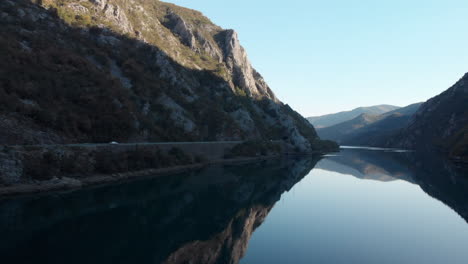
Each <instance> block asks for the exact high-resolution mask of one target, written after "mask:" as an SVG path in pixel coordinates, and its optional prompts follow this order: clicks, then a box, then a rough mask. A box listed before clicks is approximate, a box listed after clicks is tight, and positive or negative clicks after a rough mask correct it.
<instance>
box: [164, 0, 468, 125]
mask: <svg viewBox="0 0 468 264" xmlns="http://www.w3.org/2000/svg"><path fill="white" fill-rule="evenodd" d="M167 2H171V3H175V4H177V5H180V6H184V7H188V8H192V9H196V10H198V11H201V12H202V13H203V14H204V15H205V16H207V17H208V18H210V19H211V20H212V21H213V22H214V23H215V24H217V25H219V26H221V27H223V28H232V29H235V30H236V31H237V32H238V33H239V38H240V41H241V44H242V45H243V46H244V47H245V49H246V50H247V53H248V55H249V58H250V61H251V62H252V64H253V66H254V67H255V68H256V69H257V70H258V72H260V73H261V74H262V75H263V77H264V78H265V80H266V81H267V83H268V84H269V85H270V87H271V89H272V90H273V91H274V92H275V94H276V95H277V96H278V98H279V99H280V100H281V101H283V102H284V103H287V104H289V105H291V107H293V108H294V109H295V110H296V111H298V112H299V113H301V114H302V115H303V116H305V117H308V116H315V115H323V114H329V113H335V112H341V111H346V110H351V109H353V108H356V107H360V106H371V105H379V104H390V105H397V106H406V105H409V104H413V103H417V102H422V101H426V100H427V99H429V98H431V97H434V96H436V95H438V94H440V93H441V92H443V91H445V90H446V89H448V88H449V87H450V86H452V85H453V84H454V83H455V82H456V81H458V80H459V79H460V78H461V77H462V76H463V75H464V74H465V72H467V71H468V65H467V64H468V49H467V48H466V47H467V46H468V36H467V35H466V34H465V28H466V26H467V25H468V16H467V15H466V14H467V13H468V2H467V1H459V0H456V1H454V0H447V1H435V0H425V1H422V0H415V1H403V0H395V1H385V2H384V3H382V1H371V0H364V1H359V2H355V1H347V0H332V1H326V2H325V1H318V0H292V1H289V2H287V3H286V2H280V1H265V0H257V1H247V0H238V1H214V0H198V1H189V0H171V1H167ZM351 2H352V3H351Z"/></svg>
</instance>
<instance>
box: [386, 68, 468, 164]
mask: <svg viewBox="0 0 468 264" xmlns="http://www.w3.org/2000/svg"><path fill="white" fill-rule="evenodd" d="M387 145H388V146H396V147H401V148H408V149H416V150H422V151H425V150H434V149H436V150H439V151H442V152H445V153H447V154H448V155H449V156H451V157H454V158H460V159H465V160H468V74H466V75H465V76H463V78H461V79H460V80H459V81H458V82H457V83H456V84H455V85H453V86H452V87H451V88H450V89H448V90H446V91H445V92H443V93H441V94H440V95H438V96H435V97H434V98H432V99H430V100H428V101H427V102H425V103H424V104H423V105H422V106H421V107H420V108H419V110H418V111H417V112H416V113H415V114H414V115H413V117H412V118H411V120H410V121H409V124H408V125H407V126H406V127H404V128H403V129H402V130H401V131H400V132H399V133H398V134H397V135H396V136H394V137H393V138H392V139H391V140H390V141H389V142H388V144H387Z"/></svg>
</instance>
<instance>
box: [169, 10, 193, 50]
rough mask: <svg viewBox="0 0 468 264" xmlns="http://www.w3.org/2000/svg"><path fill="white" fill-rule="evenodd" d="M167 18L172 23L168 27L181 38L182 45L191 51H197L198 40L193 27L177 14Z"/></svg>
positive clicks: (170, 14) (171, 14)
mask: <svg viewBox="0 0 468 264" xmlns="http://www.w3.org/2000/svg"><path fill="white" fill-rule="evenodd" d="M167 17H168V19H169V23H170V24H169V25H168V26H169V27H170V28H171V29H172V31H173V32H174V33H175V34H177V35H178V36H179V37H180V39H181V41H182V43H183V44H185V45H187V46H189V47H190V49H192V50H196V48H197V45H196V39H195V35H194V34H193V29H192V27H191V26H190V25H189V24H187V22H185V20H184V19H183V18H182V17H180V16H179V15H177V14H176V13H172V12H171V13H169V15H168V16H167Z"/></svg>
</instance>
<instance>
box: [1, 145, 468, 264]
mask: <svg viewBox="0 0 468 264" xmlns="http://www.w3.org/2000/svg"><path fill="white" fill-rule="evenodd" d="M319 159H320V158H318V157H306V158H300V159H299V158H298V159H284V160H274V161H269V162H262V163H255V164H248V165H243V166H215V167H210V168H207V169H203V170H199V171H195V172H192V173H184V174H179V175H171V176H162V177H158V178H154V179H150V180H142V181H138V182H133V183H128V184H123V185H115V186H107V187H100V188H94V189H89V190H82V191H77V192H72V193H62V194H53V195H46V196H43V197H36V198H21V199H13V200H8V201H2V202H0V237H1V240H0V254H1V256H2V262H3V263H80V264H81V263H101V264H105V263H167V264H173V263H194V264H196V263H200V264H201V263H203V264H210V263H233V264H235V263H239V262H240V260H241V258H243V256H244V255H245V254H246V252H247V251H248V252H249V254H248V256H249V255H250V256H251V257H247V258H246V259H243V261H246V262H245V263H254V264H255V263H265V262H264V257H265V255H271V259H270V260H269V262H268V263H288V261H287V259H288V258H290V257H293V255H294V257H296V258H300V257H303V261H302V262H301V261H299V262H297V263H310V261H311V258H312V257H311V256H310V254H311V249H310V248H311V247H312V245H314V246H315V248H320V247H321V250H322V251H323V252H327V250H328V251H330V252H334V251H336V250H338V249H337V248H335V246H336V245H337V244H338V243H337V242H339V239H342V240H343V241H342V242H343V243H342V244H344V245H345V246H343V249H342V251H343V252H348V253H347V254H349V256H347V255H346V254H344V253H343V254H342V256H339V255H336V256H335V257H340V258H341V259H333V258H332V257H330V254H328V255H327V254H323V255H320V252H314V254H313V256H316V260H319V261H320V263H352V262H349V259H351V257H353V256H352V254H355V253H353V252H359V250H362V248H363V245H360V244H359V243H358V244H356V243H354V240H352V241H351V240H350V241H348V240H347V237H353V236H354V235H355V236H362V237H372V239H381V240H382V241H380V242H381V243H389V241H391V237H393V238H392V239H394V241H393V242H394V243H393V242H392V243H393V244H392V243H390V245H399V243H402V242H401V239H400V238H401V237H404V234H403V232H406V233H408V232H411V231H412V230H415V229H417V225H418V224H417V223H420V222H418V221H420V218H418V217H413V218H412V219H413V221H414V223H412V222H408V221H407V222H405V225H407V226H406V227H404V228H405V229H404V228H403V227H402V226H398V225H395V226H394V227H393V228H395V229H394V232H392V233H383V234H382V235H381V236H379V235H377V232H379V230H386V229H387V228H389V226H390V224H391V223H392V221H393V222H394V221H396V219H403V218H405V217H408V212H410V211H405V210H406V209H404V210H403V211H402V212H400V211H398V207H399V206H400V205H399V204H398V203H396V204H395V203H389V202H388V200H391V199H393V198H388V197H389V196H387V197H378V196H376V195H377V194H376V192H375V187H378V188H379V190H383V191H386V192H387V193H392V194H393V195H395V192H397V193H398V194H397V195H400V194H405V195H407V194H408V193H411V192H413V193H414V191H415V190H414V189H416V188H417V186H418V185H419V186H420V187H421V189H422V190H424V191H425V192H426V193H427V194H429V195H430V196H432V197H434V198H436V199H438V200H440V201H442V202H443V203H444V204H446V205H448V206H449V207H451V208H452V209H453V210H455V211H456V212H457V213H458V214H459V215H460V216H462V217H463V218H464V219H465V221H467V220H468V175H467V174H466V171H463V170H461V169H460V168H457V167H455V166H453V165H452V164H450V163H448V162H446V161H444V160H443V159H440V158H438V157H435V156H434V155H432V154H429V153H424V154H418V153H407V152H394V151H390V150H382V151H380V150H375V149H368V150H366V149H352V148H350V149H344V150H342V151H341V152H340V153H338V154H335V155H328V156H326V157H323V158H322V159H321V160H320V161H319ZM318 161H319V162H318ZM317 162H318V163H317ZM314 166H315V168H316V169H321V170H322V172H323V170H326V171H330V172H333V175H335V176H339V177H338V178H337V179H335V178H334V179H327V178H326V176H327V175H324V174H323V173H322V174H321V173H320V171H321V170H314V171H313V172H312V173H310V175H312V176H314V175H317V174H318V175H320V176H321V178H320V180H319V181H315V182H314V181H310V182H309V183H304V182H305V181H307V179H309V178H311V177H310V176H309V177H307V179H304V180H303V181H301V180H302V179H303V178H304V177H305V176H306V175H308V174H309V172H310V171H311V170H312V169H313V168H314ZM349 175H352V176H354V177H356V178H359V179H363V181H359V183H369V182H371V183H376V184H380V185H379V186H372V185H368V184H367V185H366V184H360V185H359V183H356V180H354V181H353V182H351V181H349ZM346 177H348V178H346ZM312 178H313V177H312ZM369 180H373V181H369ZM399 180H401V181H404V182H409V183H410V184H406V185H410V186H411V188H406V187H405V186H399V185H397V186H395V185H393V187H392V188H387V189H385V188H383V187H382V184H385V186H390V185H391V184H387V183H395V182H396V181H399ZM298 182H300V184H297V183H298ZM307 184H309V185H307ZM321 184H322V185H321ZM347 184H349V185H347ZM317 185H319V186H317ZM344 185H346V186H344ZM358 185H359V186H358ZM293 186H295V188H294V189H295V191H297V192H298V193H297V195H296V196H297V197H296V199H295V200H294V199H293V200H291V201H289V203H288V202H287V201H286V202H284V203H279V205H280V206H278V205H277V206H275V204H276V203H277V201H278V200H280V198H281V197H282V194H283V193H284V192H286V191H289V190H290V189H291V188H292V187H293ZM333 186H338V188H333ZM397 187H398V188H399V187H402V188H401V189H398V188H397ZM352 188H354V190H353V191H352V194H353V195H354V196H353V195H350V193H346V192H347V191H348V192H349V191H350V189H352ZM373 190H374V191H373ZM366 192H368V193H369V194H370V193H372V194H370V195H374V196H373V197H372V198H375V199H378V198H380V199H382V200H381V201H379V200H376V201H375V203H373V204H372V203H371V204H370V205H371V206H374V205H375V207H367V205H364V203H365V201H369V199H367V198H366V197H364V198H363V197H357V196H356V193H357V194H359V193H366ZM288 195H291V193H289V194H288ZM313 195H315V196H313ZM311 196H313V197H311ZM423 196H424V197H421V196H420V195H407V196H405V197H413V198H414V197H416V198H417V199H420V200H425V201H424V203H420V204H421V206H422V204H424V205H425V206H427V204H430V203H427V201H426V200H427V196H426V195H424V194H423ZM283 197H284V196H283ZM309 198H310V199H309ZM281 199H284V198H281ZM385 199H387V201H386V200H385ZM403 199H404V198H402V200H403ZM429 199H430V198H429ZM283 201H284V200H283ZM283 201H282V202H283ZM339 202H343V204H345V205H346V206H343V204H341V205H340V203H339ZM359 203H363V204H362V205H359ZM381 204H393V205H396V206H394V207H392V208H390V207H389V208H381V206H380V205H381ZM274 206H275V209H274V210H273V211H272V208H273V207H274ZM352 206H354V207H352ZM430 206H432V205H430ZM278 207H279V208H278ZM275 210H276V211H275ZM386 210H391V212H390V211H386ZM428 210H431V208H428ZM438 212H439V211H438ZM334 214H338V215H334ZM385 214H386V216H385V217H387V216H388V217H387V218H388V220H385V218H382V219H381V220H376V219H377V218H376V217H378V216H379V215H385ZM435 214H437V213H434V215H435ZM268 215H270V216H269V219H271V220H270V221H269V223H272V224H271V225H272V226H271V227H268V229H267V230H268V231H265V232H269V233H268V234H267V235H265V237H266V238H265V239H263V240H259V241H260V242H258V243H260V246H258V245H257V246H252V247H250V248H249V249H247V248H248V244H249V240H251V236H252V234H253V232H254V231H255V230H256V229H257V228H258V227H259V226H260V225H262V223H263V222H264V220H265V219H266V218H267V216H268ZM288 217H290V218H288ZM291 217H292V218H291ZM308 217H310V218H308ZM286 219H289V220H286ZM291 219H292V220H291ZM352 219H354V220H352ZM392 219H394V220H392ZM422 219H424V218H422ZM438 219H439V218H438ZM440 219H443V220H442V221H443V223H441V224H447V225H450V223H451V221H456V219H455V220H454V219H453V218H451V216H447V217H446V218H440ZM458 220H461V219H458ZM301 221H302V222H301ZM382 221H384V222H385V221H387V223H386V225H384V226H385V228H381V226H380V225H383V222H382ZM363 222H365V224H363V225H362V227H366V228H367V229H362V230H357V229H356V226H359V225H357V224H358V223H363ZM278 223H279V224H278ZM350 223H354V224H350ZM453 223H455V222H453ZM264 226H265V224H264V225H262V227H264ZM372 226H374V227H375V228H374V229H372ZM362 227H361V228H362ZM288 228H289V229H288ZM291 228H292V229H294V230H296V229H297V230H296V231H297V232H293V231H294V230H292V229H291ZM315 228H317V229H315ZM399 228H401V230H405V231H400V232H402V234H398V230H400V229H399ZM458 228H459V227H458ZM456 231H457V230H450V232H456ZM464 231H466V230H464ZM307 232H312V233H310V234H309V233H307ZM314 232H315V233H314ZM334 232H335V233H334ZM356 232H357V233H356ZM366 232H367V233H366ZM421 232H422V233H420V234H427V233H428V231H427V230H425V231H421ZM447 232H449V231H447ZM288 234H289V238H286V237H287V236H288ZM317 234H322V235H321V236H320V235H319V236H317ZM342 234H348V236H346V237H343V236H342ZM460 234H461V233H460ZM449 235H450V234H449ZM385 236H388V237H385ZM273 237H281V238H282V242H284V243H283V245H282V246H278V245H279V244H280V241H275V242H272V243H271V244H269V243H268V241H269V240H271V238H273ZM254 238H255V237H254ZM253 241H255V239H253ZM327 241H329V243H330V246H329V247H328V246H326V245H327ZM459 241H462V239H461V238H460V240H459ZM365 242H366V241H365V240H363V241H361V242H360V243H365ZM368 242H369V241H368ZM377 242H379V241H374V240H372V241H370V242H369V244H368V246H367V247H368V251H366V252H379V248H378V247H380V246H379V243H377ZM419 242H420V241H419V240H418V238H415V240H414V241H407V243H413V245H416V244H418V243H419ZM452 242H453V241H452ZM467 242H468V241H467ZM258 243H257V244H258ZM405 243H406V242H405ZM453 243H455V242H453ZM288 245H289V247H291V250H296V251H295V252H298V251H300V252H299V253H294V254H290V255H288V256H283V257H284V261H282V260H280V258H281V256H282V254H283V253H281V252H282V250H285V251H286V250H288ZM447 245H449V244H447ZM372 246H375V247H377V248H371V247H372ZM275 247H278V248H275ZM354 247H356V248H354ZM364 248H365V247H364ZM403 248H410V247H403ZM452 249H453V248H452ZM265 250H266V251H265ZM346 250H348V251H346ZM399 250H400V251H395V252H398V254H401V257H402V259H403V257H408V258H409V257H413V258H414V259H413V260H412V261H409V262H408V263H418V262H417V257H418V256H412V255H411V254H410V253H407V256H406V255H404V253H403V252H402V251H401V249H399ZM413 250H414V249H413ZM280 253H281V254H280ZM278 254H279V255H278ZM301 254H302V255H301ZM366 254H368V253H366ZM348 257H349V258H348ZM354 257H356V256H354ZM371 257H374V260H379V259H380V258H385V257H386V256H383V255H382V256H380V255H378V254H377V253H374V255H372V254H370V253H369V254H368V255H365V258H368V259H370V258H371ZM365 258H364V257H360V258H359V260H360V262H359V263H375V261H368V262H366V261H365ZM428 258H429V257H428ZM256 260H257V261H256ZM327 260H329V262H327ZM466 260H467V261H468V259H466ZM275 261H276V262H275ZM333 261H336V262H333ZM340 261H343V262H340ZM379 262H380V261H379ZM382 263H392V262H382ZM393 263H396V262H393ZM452 263H466V262H452Z"/></svg>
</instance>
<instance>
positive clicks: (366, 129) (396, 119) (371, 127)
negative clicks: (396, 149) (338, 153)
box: [317, 103, 421, 147]
mask: <svg viewBox="0 0 468 264" xmlns="http://www.w3.org/2000/svg"><path fill="white" fill-rule="evenodd" d="M420 105H421V103H416V104H412V105H409V106H406V107H402V108H399V109H396V110H393V111H390V112H387V113H384V114H382V115H368V114H362V115H360V116H358V117H356V118H354V119H352V120H350V121H346V122H343V123H340V124H337V125H334V126H331V127H326V128H321V129H317V133H318V134H319V136H320V137H322V138H324V139H331V140H335V141H337V142H339V143H340V144H343V145H356V146H377V147H379V146H380V147H382V146H384V145H385V144H386V141H387V140H388V138H389V137H390V136H392V135H393V134H395V133H396V132H398V130H399V129H401V128H403V127H404V126H405V125H406V124H407V123H408V121H409V119H410V118H411V116H412V115H413V114H414V113H415V112H416V111H417V109H418V108H419V106H420Z"/></svg>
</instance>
